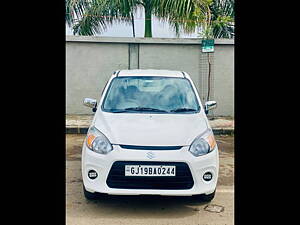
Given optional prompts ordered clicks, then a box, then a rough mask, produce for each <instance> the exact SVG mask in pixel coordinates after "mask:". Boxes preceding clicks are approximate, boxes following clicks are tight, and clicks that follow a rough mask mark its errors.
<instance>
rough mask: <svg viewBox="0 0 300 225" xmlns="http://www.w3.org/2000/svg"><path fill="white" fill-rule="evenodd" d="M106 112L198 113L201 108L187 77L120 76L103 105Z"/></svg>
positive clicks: (111, 86)
mask: <svg viewBox="0 0 300 225" xmlns="http://www.w3.org/2000/svg"><path fill="white" fill-rule="evenodd" d="M102 110H103V111H106V112H116V113H117V112H118V113H121V112H137V111H138V112H154V113H195V112H199V110H200V106H199V103H198V101H197V98H196V96H195V93H194V91H193V88H192V85H191V83H190V82H189V80H188V79H186V78H174V77H150V76H147V77H140V76H139V77H134V76H130V77H116V78H114V79H113V80H112V82H111V84H110V87H109V88H108V91H107V94H106V96H105V98H104V101H103V104H102Z"/></svg>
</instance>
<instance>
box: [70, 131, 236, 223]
mask: <svg viewBox="0 0 300 225" xmlns="http://www.w3.org/2000/svg"><path fill="white" fill-rule="evenodd" d="M84 138H85V135H84V134H67V135H66V143H67V148H66V159H67V162H66V170H67V172H66V173H67V177H66V195H67V196H66V222H67V223H66V224H67V225H86V224H89V225H104V224H105V225H106V224H107V225H108V224H112V225H121V224H122V225H135V224H137V225H233V224H234V136H225V135H216V141H217V143H218V146H219V151H220V152H219V153H220V171H219V179H218V186H217V192H216V196H215V198H214V199H213V200H212V202H210V203H203V202H202V203H201V202H197V201H195V200H194V199H193V198H190V197H162V196H108V198H105V199H102V200H95V201H88V200H86V199H85V198H84V196H83V192H82V178H81V165H80V162H81V161H80V160H81V147H82V144H83V141H84ZM218 208H219V209H221V210H219V211H217V212H216V211H214V210H213V209H218Z"/></svg>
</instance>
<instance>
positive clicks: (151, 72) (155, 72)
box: [115, 69, 186, 77]
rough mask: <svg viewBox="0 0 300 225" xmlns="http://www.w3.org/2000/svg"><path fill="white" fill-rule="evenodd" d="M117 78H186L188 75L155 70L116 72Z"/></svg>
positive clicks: (172, 71) (173, 71)
mask: <svg viewBox="0 0 300 225" xmlns="http://www.w3.org/2000/svg"><path fill="white" fill-rule="evenodd" d="M115 74H116V76H118V77H125V76H163V77H185V75H186V73H183V72H182V71H176V70H153V69H135V70H120V71H116V73H115Z"/></svg>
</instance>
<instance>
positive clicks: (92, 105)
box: [83, 98, 97, 112]
mask: <svg viewBox="0 0 300 225" xmlns="http://www.w3.org/2000/svg"><path fill="white" fill-rule="evenodd" d="M83 105H84V106H87V107H90V108H92V109H93V112H96V110H97V100H96V99H93V98H85V99H84V100H83Z"/></svg>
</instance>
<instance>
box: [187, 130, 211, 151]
mask: <svg viewBox="0 0 300 225" xmlns="http://www.w3.org/2000/svg"><path fill="white" fill-rule="evenodd" d="M215 146H216V141H215V138H214V134H213V133H212V131H211V130H208V131H206V132H205V133H204V134H203V135H199V136H198V137H196V138H195V140H194V141H193V143H192V144H191V146H190V148H189V151H190V152H191V153H192V154H193V155H194V156H196V157H198V156H201V155H205V154H207V153H209V152H211V151H212V150H213V149H214V148H215Z"/></svg>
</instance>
